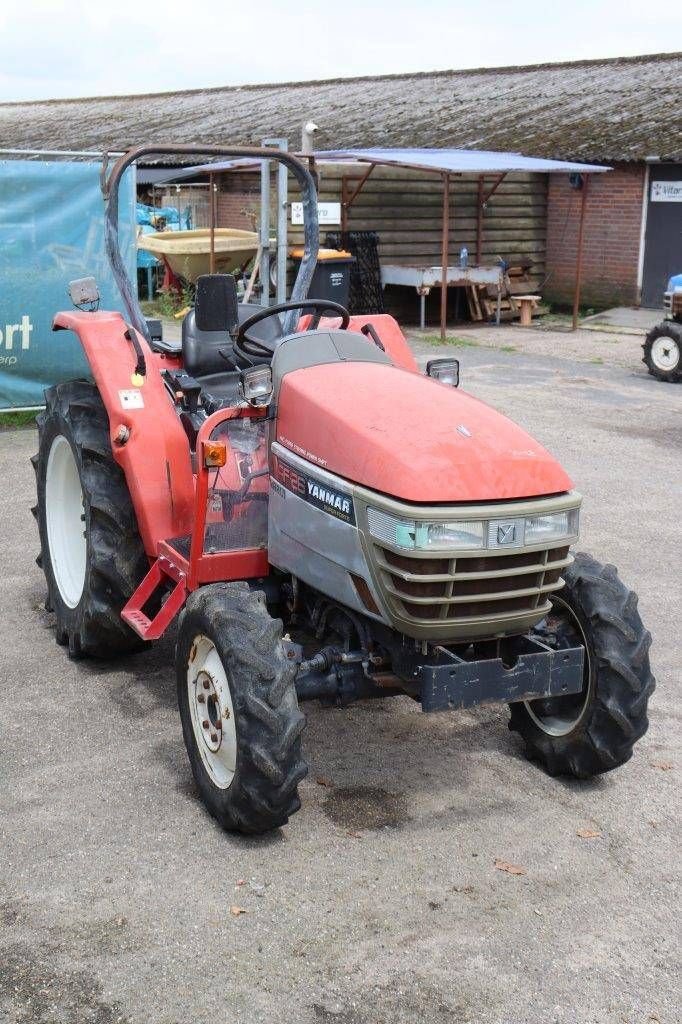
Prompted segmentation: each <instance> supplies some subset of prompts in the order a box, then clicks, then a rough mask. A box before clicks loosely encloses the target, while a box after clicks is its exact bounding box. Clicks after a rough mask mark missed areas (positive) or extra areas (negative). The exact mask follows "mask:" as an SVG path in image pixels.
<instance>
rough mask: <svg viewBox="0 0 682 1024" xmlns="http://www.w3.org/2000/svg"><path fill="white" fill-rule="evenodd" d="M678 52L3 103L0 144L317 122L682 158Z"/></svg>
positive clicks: (423, 136)
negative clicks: (276, 83) (322, 80)
mask: <svg viewBox="0 0 682 1024" xmlns="http://www.w3.org/2000/svg"><path fill="white" fill-rule="evenodd" d="M681 87H682V53H672V54H656V55H653V56H645V57H622V58H616V59H612V60H593V61H577V62H572V63H565V64H545V65H535V66H530V67H509V68H493V69H490V68H487V69H485V68H484V69H480V70H474V71H441V72H434V73H426V74H410V75H389V76H383V77H376V78H350V79H337V80H333V81H325V82H303V83H286V84H282V85H257V86H242V87H230V88H224V89H205V90H193V91H189V92H175V93H159V94H156V95H148V96H115V97H99V98H95V99H76V100H52V101H45V102H32V103H7V104H0V140H2V145H3V146H5V147H10V146H12V147H18V148H32V149H36V148H44V149H88V150H91V149H105V148H108V149H119V150H120V149H126V148H128V147H129V146H132V145H137V144H141V143H144V142H149V141H150V140H152V139H158V140H159V141H164V142H180V141H183V142H198V143H201V142H204V143H207V144H209V143H210V144H221V143H226V142H228V141H229V142H231V143H234V144H236V145H246V144H253V143H254V142H260V140H261V139H262V138H264V137H266V136H272V135H277V136H283V137H286V138H288V139H289V140H290V141H291V143H292V144H297V143H298V139H299V137H300V130H301V125H302V124H303V123H304V122H305V121H307V120H309V119H310V118H313V119H314V120H315V121H316V122H317V124H319V125H320V129H321V131H320V133H319V135H318V136H317V138H318V142H319V143H321V144H322V145H326V146H330V147H335V148H353V147H359V148H363V147H368V146H373V145H376V144H377V142H379V143H381V144H382V145H384V146H390V147H405V146H423V147H447V148H458V149H474V150H493V151H498V152H510V151H517V150H519V149H522V150H524V151H525V152H528V153H534V154H536V155H537V156H538V157H546V158H551V159H567V160H582V161H587V162H597V163H599V162H607V163H613V162H616V161H620V160H643V159H646V158H647V157H649V156H655V157H661V158H664V159H671V160H682V104H680V102H679V97H680V89H681Z"/></svg>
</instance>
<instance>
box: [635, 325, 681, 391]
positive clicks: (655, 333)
mask: <svg viewBox="0 0 682 1024" xmlns="http://www.w3.org/2000/svg"><path fill="white" fill-rule="evenodd" d="M642 348H643V350H644V355H643V357H642V362H643V363H646V366H647V368H648V370H649V373H650V374H652V375H653V376H654V377H656V378H657V379H658V380H663V381H666V382H667V383H668V384H679V383H680V382H682V326H680V325H679V324H676V323H673V322H672V321H666V322H665V323H662V324H658V325H657V326H656V327H654V328H653V330H651V331H649V333H648V334H647V336H646V340H645V342H644V345H643V346H642Z"/></svg>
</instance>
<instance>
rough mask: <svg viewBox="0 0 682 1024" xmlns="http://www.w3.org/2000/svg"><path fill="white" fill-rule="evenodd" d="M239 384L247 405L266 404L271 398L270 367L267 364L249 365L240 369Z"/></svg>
mask: <svg viewBox="0 0 682 1024" xmlns="http://www.w3.org/2000/svg"><path fill="white" fill-rule="evenodd" d="M239 384H240V389H241V393H242V395H243V397H244V400H245V401H246V402H248V403H249V405H256V406H262V405H268V404H269V402H270V399H271V398H272V369H271V367H269V366H251V367H249V369H248V370H242V372H241V377H240V381H239Z"/></svg>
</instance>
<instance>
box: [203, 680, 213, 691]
mask: <svg viewBox="0 0 682 1024" xmlns="http://www.w3.org/2000/svg"><path fill="white" fill-rule="evenodd" d="M210 688H211V684H210V683H209V681H208V679H204V689H205V690H210Z"/></svg>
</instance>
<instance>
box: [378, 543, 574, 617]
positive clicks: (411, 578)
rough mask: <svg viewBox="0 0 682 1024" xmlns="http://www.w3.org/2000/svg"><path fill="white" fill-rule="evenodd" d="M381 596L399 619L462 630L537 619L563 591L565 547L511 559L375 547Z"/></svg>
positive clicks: (566, 562)
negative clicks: (483, 622) (475, 623)
mask: <svg viewBox="0 0 682 1024" xmlns="http://www.w3.org/2000/svg"><path fill="white" fill-rule="evenodd" d="M373 548H374V557H375V564H376V566H377V568H378V570H379V574H380V578H381V583H382V590H383V592H384V594H385V596H386V598H387V601H388V603H389V604H391V605H392V606H393V607H394V609H395V611H396V612H397V613H398V615H399V616H400V617H401V618H406V619H408V620H413V621H415V622H418V621H421V622H424V621H425V620H427V621H430V622H432V623H433V624H434V625H435V623H436V622H439V623H442V624H443V625H444V626H450V625H452V626H458V625H459V626H461V625H465V624H466V623H467V621H471V620H473V619H481V618H485V619H490V620H493V619H494V620H496V621H498V622H503V621H504V619H505V617H507V616H510V617H517V616H518V615H525V614H529V615H532V614H533V613H538V618H539V617H540V616H541V615H542V613H543V612H544V611H545V610H546V609H547V608H548V607H549V601H548V597H549V594H550V593H551V592H552V591H553V590H558V589H559V588H560V587H561V586H562V585H563V579H562V578H561V572H562V569H564V568H565V567H566V566H567V565H570V563H571V562H572V561H573V558H572V556H571V555H570V554H569V548H568V546H566V545H564V546H563V547H552V548H547V549H546V550H540V551H537V550H535V551H516V552H515V553H513V554H511V553H510V554H495V555H490V554H481V555H472V554H470V553H469V554H466V555H462V556H461V557H459V558H452V557H445V558H443V557H438V556H435V557H429V558H423V557H407V556H406V555H400V554H396V553H395V552H394V551H391V550H389V549H388V548H385V547H382V546H381V545H380V544H377V543H376V542H374V544H373Z"/></svg>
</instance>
